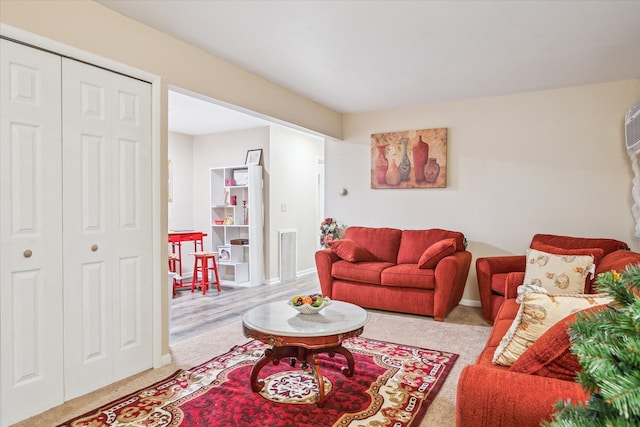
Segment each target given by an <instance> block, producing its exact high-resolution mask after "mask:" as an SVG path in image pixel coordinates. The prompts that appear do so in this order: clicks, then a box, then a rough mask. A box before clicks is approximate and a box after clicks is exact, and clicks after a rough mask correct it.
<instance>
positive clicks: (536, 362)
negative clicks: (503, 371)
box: [509, 305, 606, 381]
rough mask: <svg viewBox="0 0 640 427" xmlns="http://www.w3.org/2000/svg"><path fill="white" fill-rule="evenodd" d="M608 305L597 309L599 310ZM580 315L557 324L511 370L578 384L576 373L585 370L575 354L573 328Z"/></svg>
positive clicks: (573, 315) (573, 314)
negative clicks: (570, 327) (573, 350)
mask: <svg viewBox="0 0 640 427" xmlns="http://www.w3.org/2000/svg"><path fill="white" fill-rule="evenodd" d="M602 307H606V305H600V306H597V307H594V308H593V310H598V309H600V308H602ZM576 314H577V312H576V313H571V314H570V315H568V316H567V317H565V318H564V319H562V320H560V321H559V322H556V324H554V325H553V326H552V327H551V328H549V330H548V331H547V332H545V333H544V334H542V336H540V338H538V339H537V340H536V342H535V343H534V344H533V345H532V346H531V347H529V349H528V350H526V351H525V352H524V353H522V355H521V356H520V357H519V358H518V360H516V362H515V363H514V364H513V365H511V367H510V368H509V370H510V371H513V372H521V373H523V374H529V375H539V376H542V377H551V378H557V379H560V380H566V381H575V377H576V373H577V372H579V371H581V370H582V366H581V365H580V362H579V361H578V357H577V356H576V355H575V354H573V353H572V352H571V339H570V338H569V334H568V329H569V325H570V324H572V323H573V322H574V321H575V318H576Z"/></svg>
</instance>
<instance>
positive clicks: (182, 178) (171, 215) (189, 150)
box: [167, 132, 194, 230]
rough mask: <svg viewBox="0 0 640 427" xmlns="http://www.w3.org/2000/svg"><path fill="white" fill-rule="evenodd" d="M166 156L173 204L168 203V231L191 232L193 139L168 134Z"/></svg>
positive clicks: (192, 227) (173, 133) (172, 133)
mask: <svg viewBox="0 0 640 427" xmlns="http://www.w3.org/2000/svg"><path fill="white" fill-rule="evenodd" d="M168 156H169V160H171V166H170V168H171V173H172V175H173V202H169V208H168V214H167V216H168V219H167V222H168V226H169V230H193V229H194V226H193V175H192V173H191V171H192V168H193V138H192V137H191V136H189V135H183V134H181V133H175V132H169V143H168Z"/></svg>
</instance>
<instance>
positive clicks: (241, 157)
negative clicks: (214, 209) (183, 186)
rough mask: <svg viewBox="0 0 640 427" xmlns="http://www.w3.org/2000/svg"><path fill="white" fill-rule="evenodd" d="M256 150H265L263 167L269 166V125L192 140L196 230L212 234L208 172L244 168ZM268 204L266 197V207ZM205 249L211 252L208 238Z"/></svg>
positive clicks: (203, 136)
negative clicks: (247, 157)
mask: <svg viewBox="0 0 640 427" xmlns="http://www.w3.org/2000/svg"><path fill="white" fill-rule="evenodd" d="M256 148H262V161H263V164H267V162H268V160H269V127H268V126H265V127H259V128H255V129H248V130H243V131H236V132H223V133H215V134H208V135H198V136H194V137H193V159H192V164H191V167H192V175H191V176H192V180H193V181H192V185H193V223H194V227H195V228H197V229H198V230H203V231H205V232H206V233H207V234H211V233H210V232H211V229H210V225H211V217H210V212H209V208H210V206H211V204H210V200H209V197H210V193H209V188H210V186H209V169H210V168H213V167H220V166H236V165H238V166H240V165H244V162H245V159H246V155H247V151H248V150H253V149H256ZM263 174H264V171H263ZM263 177H264V176H263ZM267 202H268V201H267V199H266V198H265V205H266V204H267ZM265 209H266V208H265ZM205 247H206V248H209V249H212V248H211V239H210V238H209V237H207V238H206V239H205ZM216 249H217V248H216Z"/></svg>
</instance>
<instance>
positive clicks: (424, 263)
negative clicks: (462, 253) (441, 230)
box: [418, 239, 456, 269]
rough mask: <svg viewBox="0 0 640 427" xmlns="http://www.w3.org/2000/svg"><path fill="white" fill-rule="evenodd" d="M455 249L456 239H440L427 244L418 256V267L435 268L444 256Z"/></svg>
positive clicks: (450, 253)
mask: <svg viewBox="0 0 640 427" xmlns="http://www.w3.org/2000/svg"><path fill="white" fill-rule="evenodd" d="M455 251H456V239H442V240H439V241H437V242H435V243H434V244H433V245H431V246H429V247H428V248H427V249H426V250H425V251H424V252H423V253H422V256H421V257H420V260H419V261H418V267H420V268H425V269H429V268H436V265H437V264H438V263H439V262H440V261H441V260H442V259H444V258H446V257H448V256H449V255H452V254H453V253H454V252H455Z"/></svg>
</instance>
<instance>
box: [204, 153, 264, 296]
mask: <svg viewBox="0 0 640 427" xmlns="http://www.w3.org/2000/svg"><path fill="white" fill-rule="evenodd" d="M209 177H210V190H211V208H210V209H211V234H210V236H211V250H213V251H217V252H218V270H219V273H220V281H221V283H222V284H226V285H231V286H244V287H250V286H258V285H261V284H262V283H263V281H264V262H263V259H264V256H263V228H264V226H263V224H264V219H263V213H264V207H263V201H262V200H263V199H262V193H263V184H262V167H261V166H257V165H241V166H225V167H219V168H211V169H210V170H209ZM220 222H222V223H220Z"/></svg>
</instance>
